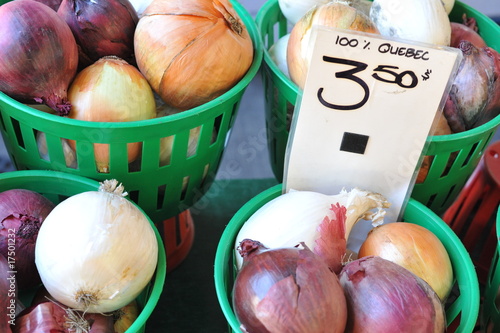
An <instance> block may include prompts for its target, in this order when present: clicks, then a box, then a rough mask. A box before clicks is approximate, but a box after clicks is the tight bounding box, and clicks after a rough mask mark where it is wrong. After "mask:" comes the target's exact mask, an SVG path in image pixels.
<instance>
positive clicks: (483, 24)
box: [256, 0, 500, 214]
mask: <svg viewBox="0 0 500 333" xmlns="http://www.w3.org/2000/svg"><path fill="white" fill-rule="evenodd" d="M463 13H465V14H467V15H468V16H469V17H474V18H475V19H476V20H477V25H478V28H479V32H480V34H481V36H482V37H483V38H484V40H485V41H486V43H487V44H488V45H489V46H490V47H492V48H493V49H495V50H497V51H499V50H500V26H498V24H496V23H495V22H494V21H492V20H491V19H490V18H488V17H487V16H485V15H484V14H482V13H480V12H478V11H477V10H475V9H473V8H471V7H470V6H468V5H466V4H463V3H461V2H459V1H457V2H455V6H454V8H453V11H452V12H451V13H450V19H451V20H452V21H455V22H460V21H461V19H462V14H463ZM256 22H257V27H258V28H259V31H260V33H261V36H262V43H263V45H264V46H263V49H264V61H263V64H262V80H263V85H264V97H265V109H266V122H267V134H268V144H269V152H270V160H271V166H272V170H273V173H274V175H275V176H276V178H277V179H278V181H282V180H283V164H284V158H285V149H286V145H287V141H288V135H289V128H290V122H291V114H292V113H293V109H294V106H295V104H296V102H297V93H298V87H297V85H296V84H295V83H293V82H292V81H291V80H290V79H289V78H288V77H287V76H286V75H285V74H283V72H281V70H280V69H279V68H278V67H277V65H276V64H275V63H274V62H273V60H272V59H271V56H270V54H269V52H268V50H269V48H270V47H271V46H272V45H273V44H274V43H275V42H277V41H278V40H279V38H280V37H282V36H284V35H286V34H287V33H289V32H290V31H291V28H290V24H289V23H288V22H287V21H286V18H285V17H284V16H283V14H282V13H281V10H280V8H279V4H278V0H269V1H267V2H266V3H265V4H264V5H263V6H262V8H261V9H260V10H259V12H258V13H257V16H256ZM499 124H500V115H499V116H497V117H496V118H494V119H493V120H491V121H489V122H488V123H486V124H484V125H482V126H479V127H477V128H474V129H472V130H469V131H466V132H462V133H455V134H452V135H443V136H432V137H428V139H427V142H428V151H427V152H426V154H427V155H428V156H429V158H430V159H431V163H430V168H429V171H428V174H427V176H426V177H425V179H424V180H423V182H421V183H418V184H416V185H415V187H414V189H413V193H412V197H413V198H415V199H417V200H418V201H420V202H423V203H424V204H425V205H426V206H428V207H430V208H431V209H432V210H433V211H434V212H436V213H438V214H441V213H443V212H444V211H445V210H446V208H448V207H449V205H450V204H451V203H452V202H453V200H454V199H455V198H456V196H457V195H458V193H459V192H460V190H461V189H462V187H463V186H464V184H465V182H466V181H467V179H468V177H469V176H470V175H471V173H472V172H473V171H474V169H475V167H476V165H477V164H478V163H479V160H480V158H481V155H482V153H483V151H484V149H485V148H486V146H487V145H488V143H489V141H490V140H491V138H492V137H493V135H494V134H495V131H496V129H497V127H498V125H499Z"/></svg>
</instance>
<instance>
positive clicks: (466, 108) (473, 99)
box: [443, 40, 495, 133]
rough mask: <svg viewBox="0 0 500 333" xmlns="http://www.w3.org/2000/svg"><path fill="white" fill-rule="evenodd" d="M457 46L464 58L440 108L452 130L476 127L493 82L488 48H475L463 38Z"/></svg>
mask: <svg viewBox="0 0 500 333" xmlns="http://www.w3.org/2000/svg"><path fill="white" fill-rule="evenodd" d="M459 49H460V50H461V51H462V53H463V56H464V57H463V59H462V62H461V63H460V67H459V69H458V73H457V75H456V77H455V79H454V81H453V84H452V87H451V89H450V93H449V95H448V98H447V101H446V103H445V106H444V109H443V114H444V115H445V117H446V120H448V124H449V125H450V128H451V130H452V131H453V132H455V133H456V132H463V131H466V130H469V129H471V128H474V127H475V126H477V122H478V120H479V119H481V118H482V117H483V113H484V112H485V111H486V107H487V104H488V101H489V100H488V98H489V96H490V95H491V93H492V91H493V89H494V82H495V81H494V74H495V63H494V60H493V58H492V57H491V56H490V54H491V53H490V52H489V51H488V49H487V48H477V47H476V46H474V45H473V44H472V43H471V42H469V41H466V40H462V41H461V42H460V44H459Z"/></svg>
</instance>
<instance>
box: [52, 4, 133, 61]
mask: <svg viewBox="0 0 500 333" xmlns="http://www.w3.org/2000/svg"><path fill="white" fill-rule="evenodd" d="M57 14H58V15H59V16H60V17H61V18H62V19H63V20H65V21H66V23H67V24H68V26H69V27H70V28H71V31H72V32H73V35H74V36H75V39H76V43H77V44H78V45H79V47H80V53H79V60H80V68H84V67H87V66H88V65H91V64H92V63H94V62H95V61H97V60H99V59H100V58H102V57H104V56H116V57H119V58H121V59H123V60H125V61H127V62H128V63H131V64H134V63H135V60H134V45H133V42H134V32H135V27H136V25H137V22H138V21H139V18H138V17H137V12H136V11H135V9H134V7H133V6H132V4H131V3H130V2H129V0H92V1H89V0H62V2H61V5H60V6H59V9H58V10H57Z"/></svg>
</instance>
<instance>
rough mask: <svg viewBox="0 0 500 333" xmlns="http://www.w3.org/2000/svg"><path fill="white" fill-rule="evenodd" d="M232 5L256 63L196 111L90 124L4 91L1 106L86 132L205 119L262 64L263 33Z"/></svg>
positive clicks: (0, 95) (234, 2)
mask: <svg viewBox="0 0 500 333" xmlns="http://www.w3.org/2000/svg"><path fill="white" fill-rule="evenodd" d="M229 2H230V3H231V4H232V5H233V7H234V9H235V11H236V12H237V13H238V15H239V16H240V18H241V20H242V21H243V22H244V24H245V26H246V28H247V30H248V33H249V34H250V38H251V40H252V42H253V48H254V53H253V60H252V63H251V65H250V67H249V68H248V71H247V72H246V73H245V75H244V76H243V77H242V78H241V79H240V80H239V81H238V83H236V84H235V85H234V86H233V87H231V89H229V90H228V91H226V92H225V93H224V94H222V95H221V96H219V97H217V98H215V99H213V100H211V101H209V102H207V103H205V104H202V105H199V106H197V107H195V108H192V109H189V110H185V111H181V112H178V113H176V114H171V115H168V116H165V117H158V118H152V119H145V120H137V121H128V122H89V121H84V120H78V119H71V118H67V117H61V116H58V115H55V114H50V113H46V112H43V111H40V110H37V109H35V108H32V107H29V106H27V105H25V104H23V103H21V102H18V101H17V100H15V99H13V98H11V97H9V96H8V95H6V94H5V93H3V92H1V91H0V102H4V103H7V104H9V105H13V106H15V108H16V109H19V110H20V111H22V112H23V113H27V114H29V115H30V116H33V117H35V118H37V119H43V120H46V121H51V122H53V123H54V125H55V124H64V125H71V126H74V127H83V128H89V127H93V128H102V127H105V128H107V129H110V128H111V129H118V128H135V127H138V126H141V127H146V126H155V125H161V124H165V123H172V122H176V121H180V120H184V119H187V118H193V117H196V116H199V115H201V114H202V113H204V112H205V111H207V110H211V109H215V108H216V107H217V106H218V105H221V104H224V103H225V102H226V101H227V100H230V99H231V98H233V97H234V96H236V95H237V94H239V93H240V92H242V91H244V90H245V89H246V87H247V86H248V84H249V83H250V82H251V81H252V80H253V78H254V77H255V76H256V75H257V73H258V72H259V69H260V66H261V64H262V59H263V52H262V45H261V43H260V39H261V38H260V33H259V32H258V29H257V26H256V24H255V21H254V19H253V18H252V16H251V15H250V13H249V12H248V11H247V10H246V8H245V7H243V5H241V4H240V3H239V2H238V1H237V0H229Z"/></svg>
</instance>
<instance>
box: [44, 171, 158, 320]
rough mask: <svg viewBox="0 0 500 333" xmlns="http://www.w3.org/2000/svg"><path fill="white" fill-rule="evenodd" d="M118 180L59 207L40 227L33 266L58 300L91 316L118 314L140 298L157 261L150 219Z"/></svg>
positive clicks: (77, 196) (74, 197) (154, 236)
mask: <svg viewBox="0 0 500 333" xmlns="http://www.w3.org/2000/svg"><path fill="white" fill-rule="evenodd" d="M123 190H124V189H123V186H121V185H118V182H117V181H116V180H109V181H105V182H104V183H102V184H101V187H100V188H99V191H88V192H83V193H80V194H76V195H73V196H71V197H69V198H68V199H66V200H64V201H62V202H61V203H59V204H58V205H57V206H56V207H55V208H54V209H53V210H52V212H51V213H50V214H49V215H48V216H47V218H46V220H45V222H44V223H43V225H42V227H41V228H40V232H39V234H38V240H37V243H36V248H35V262H36V267H37V269H38V272H39V273H40V277H41V279H42V282H43V285H44V286H45V288H47V291H48V292H49V293H50V295H51V296H52V297H53V299H55V300H56V301H58V302H60V303H62V304H64V305H66V306H68V307H70V308H72V309H75V310H82V311H85V312H89V313H99V312H100V313H105V312H111V311H115V310H117V309H120V308H121V307H123V306H125V305H127V304H129V303H130V302H131V301H132V300H134V299H135V298H137V296H138V295H139V294H140V293H141V291H142V290H143V289H144V288H145V287H146V286H147V285H148V283H149V281H150V280H151V278H152V276H153V273H154V271H155V269H156V265H157V261H158V242H157V240H156V235H155V232H154V229H153V228H152V226H151V223H150V221H149V219H148V218H147V216H146V215H145V214H144V213H143V212H142V211H141V210H139V209H138V208H137V206H135V205H134V204H133V203H132V202H131V201H130V200H128V199H126V198H125V197H124V196H125V195H127V193H126V192H124V191H123Z"/></svg>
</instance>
